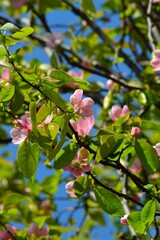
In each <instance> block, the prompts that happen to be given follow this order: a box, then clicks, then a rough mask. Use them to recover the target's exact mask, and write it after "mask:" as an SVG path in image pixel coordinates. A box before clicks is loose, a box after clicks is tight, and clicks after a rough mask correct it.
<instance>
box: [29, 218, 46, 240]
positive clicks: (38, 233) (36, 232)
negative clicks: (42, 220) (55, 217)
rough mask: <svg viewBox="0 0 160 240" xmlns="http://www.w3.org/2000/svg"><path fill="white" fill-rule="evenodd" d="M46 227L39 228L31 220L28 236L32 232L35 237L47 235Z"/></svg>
mask: <svg viewBox="0 0 160 240" xmlns="http://www.w3.org/2000/svg"><path fill="white" fill-rule="evenodd" d="M48 231H49V230H48V227H46V226H45V227H43V228H41V229H39V227H38V225H37V223H35V222H33V223H31V225H30V226H29V228H28V236H29V237H30V236H31V235H32V234H34V235H35V236H36V237H37V238H39V237H48Z"/></svg>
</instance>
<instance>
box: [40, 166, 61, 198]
mask: <svg viewBox="0 0 160 240" xmlns="http://www.w3.org/2000/svg"><path fill="white" fill-rule="evenodd" d="M61 175H62V171H58V170H57V171H55V174H54V175H51V176H47V177H46V178H45V179H44V180H43V181H42V183H41V187H42V188H43V190H44V191H45V193H48V194H51V195H52V194H55V193H56V191H57V190H58V184H59V182H60V180H61Z"/></svg>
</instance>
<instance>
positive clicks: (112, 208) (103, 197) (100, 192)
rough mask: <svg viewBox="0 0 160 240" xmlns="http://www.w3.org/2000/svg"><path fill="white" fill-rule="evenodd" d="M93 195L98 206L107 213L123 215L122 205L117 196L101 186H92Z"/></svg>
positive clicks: (117, 215) (116, 215)
mask: <svg viewBox="0 0 160 240" xmlns="http://www.w3.org/2000/svg"><path fill="white" fill-rule="evenodd" d="M94 192H95V196H96V199H97V202H98V203H99V205H100V207H101V208H102V209H103V210H104V211H105V212H107V213H108V214H110V215H112V216H115V217H122V216H123V215H124V210H123V206H122V204H121V201H120V200H119V198H118V197H117V196H116V195H115V194H113V193H112V192H110V191H109V190H107V189H104V188H103V187H100V186H97V187H94Z"/></svg>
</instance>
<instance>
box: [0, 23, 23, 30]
mask: <svg viewBox="0 0 160 240" xmlns="http://www.w3.org/2000/svg"><path fill="white" fill-rule="evenodd" d="M0 30H6V31H10V32H17V31H19V30H20V29H19V28H18V27H17V26H16V25H14V24H13V23H5V24H4V25H2V26H1V28H0Z"/></svg>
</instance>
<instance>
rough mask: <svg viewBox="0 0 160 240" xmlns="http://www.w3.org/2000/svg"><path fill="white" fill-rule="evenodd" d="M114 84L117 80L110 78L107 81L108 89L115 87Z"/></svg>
mask: <svg viewBox="0 0 160 240" xmlns="http://www.w3.org/2000/svg"><path fill="white" fill-rule="evenodd" d="M114 85H115V82H113V81H112V80H111V79H108V81H107V82H106V87H107V88H108V89H113V87H114Z"/></svg>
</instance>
